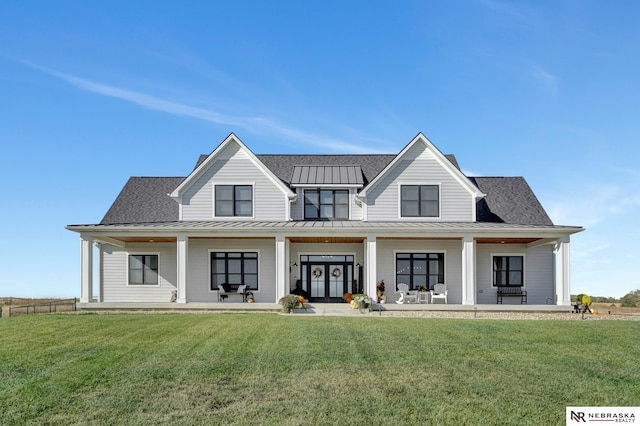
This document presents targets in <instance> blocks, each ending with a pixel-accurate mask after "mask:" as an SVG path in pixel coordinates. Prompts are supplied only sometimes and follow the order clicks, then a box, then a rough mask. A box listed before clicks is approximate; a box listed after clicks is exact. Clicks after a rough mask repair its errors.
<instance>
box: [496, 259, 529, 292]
mask: <svg viewBox="0 0 640 426" xmlns="http://www.w3.org/2000/svg"><path fill="white" fill-rule="evenodd" d="M493 285H494V286H495V287H506V286H514V287H522V285H524V256H501V255H498V256H495V255H494V256H493Z"/></svg>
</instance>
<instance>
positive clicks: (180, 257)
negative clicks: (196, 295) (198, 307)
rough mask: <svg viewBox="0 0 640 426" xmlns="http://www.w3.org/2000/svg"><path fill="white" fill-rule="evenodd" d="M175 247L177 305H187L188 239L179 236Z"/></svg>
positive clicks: (181, 235)
mask: <svg viewBox="0 0 640 426" xmlns="http://www.w3.org/2000/svg"><path fill="white" fill-rule="evenodd" d="M176 242H177V247H176V252H177V259H176V261H177V268H176V270H177V273H178V274H177V275H178V276H177V282H176V289H177V291H178V297H177V299H176V302H177V303H187V260H188V254H189V253H188V251H189V239H188V238H187V236H186V235H184V234H180V235H178V237H177V238H176Z"/></svg>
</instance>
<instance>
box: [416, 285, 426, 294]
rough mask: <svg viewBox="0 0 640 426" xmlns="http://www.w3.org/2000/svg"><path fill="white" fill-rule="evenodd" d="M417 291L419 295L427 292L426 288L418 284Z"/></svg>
mask: <svg viewBox="0 0 640 426" xmlns="http://www.w3.org/2000/svg"><path fill="white" fill-rule="evenodd" d="M418 291H419V292H421V293H425V292H426V291H427V287H426V286H425V285H424V284H420V285H419V286H418Z"/></svg>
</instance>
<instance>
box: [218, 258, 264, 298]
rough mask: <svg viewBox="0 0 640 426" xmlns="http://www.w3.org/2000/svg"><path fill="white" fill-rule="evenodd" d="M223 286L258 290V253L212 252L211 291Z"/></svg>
mask: <svg viewBox="0 0 640 426" xmlns="http://www.w3.org/2000/svg"><path fill="white" fill-rule="evenodd" d="M221 284H231V285H242V284H244V285H246V286H247V288H248V289H251V290H257V289H258V253H257V252H212V253H211V290H217V289H218V287H219V285H221Z"/></svg>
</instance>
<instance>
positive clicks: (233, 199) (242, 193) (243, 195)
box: [215, 185, 253, 216]
mask: <svg viewBox="0 0 640 426" xmlns="http://www.w3.org/2000/svg"><path fill="white" fill-rule="evenodd" d="M215 193H216V195H215V197H216V202H215V214H216V216H253V187H252V186H251V185H216V186H215Z"/></svg>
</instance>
